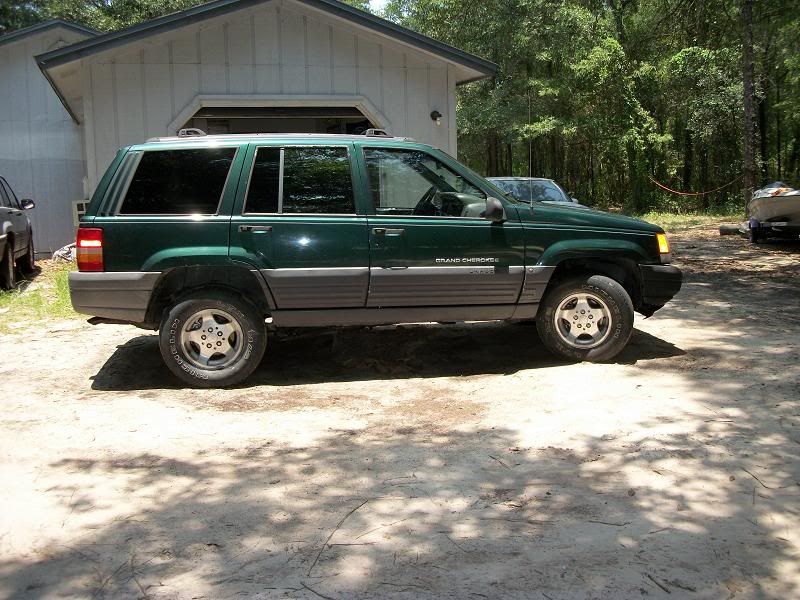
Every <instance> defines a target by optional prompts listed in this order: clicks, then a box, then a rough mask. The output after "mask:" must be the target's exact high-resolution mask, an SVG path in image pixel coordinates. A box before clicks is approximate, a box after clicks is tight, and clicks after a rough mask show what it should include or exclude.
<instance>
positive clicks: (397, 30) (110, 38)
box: [36, 0, 497, 83]
mask: <svg viewBox="0 0 800 600" xmlns="http://www.w3.org/2000/svg"><path fill="white" fill-rule="evenodd" d="M265 1H269V0H216V1H215V2H209V3H207V4H202V5H200V6H195V7H193V8H189V9H187V10H184V11H181V12H177V13H172V14H169V15H165V16H163V17H158V18H156V19H151V20H150V21H146V22H144V23H140V24H138V25H133V26H131V27H128V28H127V29H122V30H120V31H114V32H111V33H107V34H104V35H100V36H97V37H94V38H92V39H88V40H83V41H80V42H77V43H75V44H72V45H70V46H66V47H64V48H58V49H56V50H51V51H50V52H46V53H44V54H40V55H38V56H36V62H37V63H38V64H39V67H40V68H42V69H43V70H44V69H47V68H51V67H56V66H59V65H63V64H66V63H70V62H74V61H76V60H80V59H82V58H85V57H87V56H90V55H92V54H95V53H98V52H102V51H105V50H110V49H112V48H115V47H117V46H121V45H126V44H129V43H132V42H135V41H138V40H141V39H144V38H147V37H149V36H151V35H155V34H159V33H164V32H168V31H171V30H173V29H177V28H178V27H185V26H187V25H191V24H193V23H196V22H200V21H204V20H206V19H209V18H212V17H216V16H221V15H224V14H226V13H229V12H233V11H234V10H240V9H243V8H248V7H250V6H253V5H256V4H261V3H264V2H265ZM298 1H299V2H301V3H303V4H307V5H309V6H311V7H313V8H317V9H319V10H321V11H324V12H328V13H330V14H333V15H336V16H339V17H342V18H345V19H347V20H349V21H352V22H354V23H356V24H359V25H362V26H364V27H367V28H369V29H372V30H373V31H376V32H378V33H382V34H384V35H389V36H391V37H394V38H397V39H400V40H402V41H405V42H406V43H409V44H412V45H416V46H418V47H420V48H422V49H424V50H427V51H428V52H432V53H433V54H437V55H439V56H442V57H444V58H446V59H448V60H450V61H451V62H454V63H457V64H460V65H463V66H465V67H467V68H470V69H472V70H474V71H477V72H478V73H480V74H481V75H480V76H478V77H476V79H480V78H482V77H486V76H490V75H494V74H495V73H496V72H497V65H496V64H494V63H492V62H490V61H488V60H485V59H483V58H480V57H478V56H475V55H472V54H469V53H468V52H464V51H463V50H459V49H458V48H455V47H453V46H450V45H448V44H445V43H443V42H439V41H437V40H434V39H433V38H430V37H427V36H424V35H422V34H419V33H417V32H415V31H412V30H410V29H406V28H405V27H401V26H400V25H397V24H395V23H392V22H391V21H387V20H385V19H382V18H380V17H377V16H375V15H373V14H371V13H367V12H364V11H362V10H359V9H357V8H354V7H352V6H349V5H347V4H343V3H341V2H338V1H335V0H298ZM473 80H474V79H470V81H473ZM459 83H466V81H462V82H459Z"/></svg>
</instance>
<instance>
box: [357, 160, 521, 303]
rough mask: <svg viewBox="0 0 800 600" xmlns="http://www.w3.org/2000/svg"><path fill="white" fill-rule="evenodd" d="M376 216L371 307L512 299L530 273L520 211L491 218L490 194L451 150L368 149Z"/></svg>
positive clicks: (372, 216)
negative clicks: (449, 155) (442, 153)
mask: <svg viewBox="0 0 800 600" xmlns="http://www.w3.org/2000/svg"><path fill="white" fill-rule="evenodd" d="M362 151H363V155H362V160H363V161H364V162H363V164H364V166H365V171H366V174H367V179H368V184H369V189H370V193H371V197H372V203H373V207H372V210H371V213H373V214H370V215H369V217H368V220H369V232H370V250H371V269H370V289H369V297H368V299H367V306H369V307H375V308H380V307H399V306H458V305H510V304H514V303H516V302H517V299H518V298H519V294H520V289H521V287H522V281H523V277H524V240H523V233H522V226H521V224H520V223H519V221H518V220H517V219H516V213H510V214H509V217H510V220H508V221H506V222H504V223H494V222H491V221H488V220H486V219H485V218H484V217H483V213H484V211H485V208H486V195H485V194H484V193H483V192H482V191H481V190H480V189H479V188H478V187H477V185H476V184H475V183H474V182H471V181H470V180H469V178H468V176H466V175H463V174H460V173H459V172H458V171H457V170H456V168H457V167H456V166H455V165H452V166H448V165H447V164H445V159H444V157H436V156H434V155H433V154H431V153H428V152H427V151H423V150H418V149H409V148H400V147H398V148H390V147H382V148H378V147H375V148H370V147H364V148H363V149H362Z"/></svg>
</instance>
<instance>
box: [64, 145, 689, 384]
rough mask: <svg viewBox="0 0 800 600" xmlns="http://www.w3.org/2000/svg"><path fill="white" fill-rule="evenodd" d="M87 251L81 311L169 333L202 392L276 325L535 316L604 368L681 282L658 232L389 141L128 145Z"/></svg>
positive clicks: (82, 257)
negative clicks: (504, 185) (516, 195)
mask: <svg viewBox="0 0 800 600" xmlns="http://www.w3.org/2000/svg"><path fill="white" fill-rule="evenodd" d="M77 254H78V267H79V269H80V271H79V272H76V273H72V274H71V275H70V280H69V283H70V291H71V294H72V303H73V306H74V307H75V310H77V311H79V312H82V313H87V314H89V315H94V316H95V318H94V319H92V320H91V322H94V323H98V322H115V323H120V322H125V323H134V324H136V325H139V326H141V327H145V328H148V329H154V330H155V329H157V330H159V332H160V334H159V336H160V348H161V354H162V355H163V358H164V360H165V362H166V363H167V365H168V366H169V368H170V369H171V370H172V371H173V373H175V374H176V375H177V376H178V377H179V378H181V379H182V380H183V381H185V382H187V383H190V384H193V385H197V386H202V387H213V386H223V385H232V384H236V383H238V382H241V381H242V380H244V379H245V378H246V377H247V376H248V375H249V374H250V373H252V372H253V370H254V369H255V368H256V367H257V366H258V364H259V362H260V361H261V359H262V357H263V354H264V350H265V347H266V343H267V329H268V325H269V326H270V328H272V327H281V326H286V327H311V326H337V325H378V324H389V323H401V322H404V323H409V322H428V321H483V320H526V319H536V322H537V326H538V330H539V334H540V337H541V339H542V341H543V342H544V344H545V345H546V346H547V347H548V348H549V349H550V350H551V351H553V352H555V353H557V354H560V355H562V356H564V357H567V358H569V359H577V360H592V361H602V360H607V359H610V358H612V357H614V356H615V355H616V354H617V353H619V352H620V351H621V350H622V349H623V347H624V346H625V344H626V343H627V341H628V339H629V337H630V335H631V332H632V329H633V312H634V310H637V311H639V312H640V313H643V314H645V315H647V316H649V315H651V314H653V312H655V311H656V310H658V309H659V308H660V307H661V306H663V305H664V304H665V303H666V302H667V301H668V300H670V298H672V296H674V295H675V294H676V293H677V291H678V290H679V289H680V285H681V272H680V271H679V270H678V269H676V268H675V267H672V266H669V265H668V264H666V263H669V260H670V253H669V245H668V243H667V239H666V237H665V236H664V232H663V230H662V229H661V228H659V227H656V226H654V225H650V224H648V223H644V222H642V221H638V220H635V219H630V218H627V217H622V216H617V215H611V214H607V213H602V212H597V211H589V210H575V209H571V208H564V207H556V206H552V205H547V204H541V203H537V202H534V203H533V204H531V205H528V204H520V203H517V202H515V201H514V200H512V199H511V198H509V197H507V196H505V195H504V194H503V192H501V191H500V190H499V189H498V188H496V187H494V186H493V185H492V184H491V183H489V182H487V181H486V180H485V179H483V178H481V177H480V176H478V175H477V174H475V173H474V172H472V171H470V170H469V169H467V168H466V167H464V166H463V165H461V164H459V163H458V162H457V161H455V160H454V159H453V158H451V157H450V156H449V155H447V154H445V153H444V152H442V151H440V150H437V149H436V148H432V147H431V146H427V145H424V144H420V143H416V142H414V141H412V140H408V139H401V138H393V137H388V136H381V135H379V134H378V132H368V134H367V135H363V136H338V135H248V136H205V135H197V136H191V137H190V136H186V137H177V138H162V139H155V140H150V141H148V142H147V143H145V144H141V145H136V146H129V147H127V148H123V149H121V150H120V151H119V152H118V154H117V156H116V157H115V158H114V161H113V162H112V163H111V165H110V166H109V168H108V170H107V171H106V173H105V175H104V176H103V178H102V180H101V181H100V184H99V185H98V187H97V190H96V192H95V194H94V197H93V198H92V202H91V204H90V206H89V209H88V211H87V214H86V216H85V217H84V218H83V219H82V220H81V225H80V229H79V230H78V241H77ZM520 335H527V333H526V332H524V331H523V330H520Z"/></svg>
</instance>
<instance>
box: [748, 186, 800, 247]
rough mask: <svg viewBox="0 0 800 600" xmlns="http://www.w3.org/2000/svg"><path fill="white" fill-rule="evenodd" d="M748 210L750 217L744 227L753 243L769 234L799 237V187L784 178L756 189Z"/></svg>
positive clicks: (772, 235) (769, 235)
mask: <svg viewBox="0 0 800 600" xmlns="http://www.w3.org/2000/svg"><path fill="white" fill-rule="evenodd" d="M747 212H748V214H749V215H750V218H749V220H748V221H747V222H746V223H742V226H743V228H744V229H746V231H747V233H748V236H749V237H750V241H751V242H758V241H760V240H763V239H765V238H768V237H784V238H786V237H788V238H794V239H797V238H798V237H800V190H797V189H794V188H792V187H789V186H788V185H786V184H785V183H783V182H781V181H776V182H775V183H771V184H769V185H767V186H764V187H763V188H761V189H760V190H756V191H755V192H753V198H752V199H751V200H750V202H748V204H747Z"/></svg>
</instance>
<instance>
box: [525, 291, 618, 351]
mask: <svg viewBox="0 0 800 600" xmlns="http://www.w3.org/2000/svg"><path fill="white" fill-rule="evenodd" d="M536 326H537V329H538V331H539V336H540V337H541V339H542V342H543V343H544V345H545V346H546V347H547V348H548V349H549V350H550V351H551V352H553V353H555V354H558V355H560V356H563V357H565V358H568V359H570V360H586V361H595V362H598V361H605V360H610V359H612V358H614V357H615V356H616V355H617V354H619V353H620V352H621V351H622V349H623V348H624V347H625V345H626V344H627V343H628V340H629V339H630V337H631V333H633V303H632V302H631V298H630V296H629V295H628V293H627V292H626V291H625V288H623V287H622V286H621V285H620V284H619V283H617V282H616V281H614V280H613V279H610V278H609V277H604V276H602V275H592V276H581V277H575V278H572V279H568V280H566V281H564V282H563V283H559V284H558V285H556V286H555V287H554V288H553V289H552V290H550V291H549V292H547V294H546V295H545V298H544V300H543V302H542V307H541V310H540V311H539V314H538V315H537V317H536Z"/></svg>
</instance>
